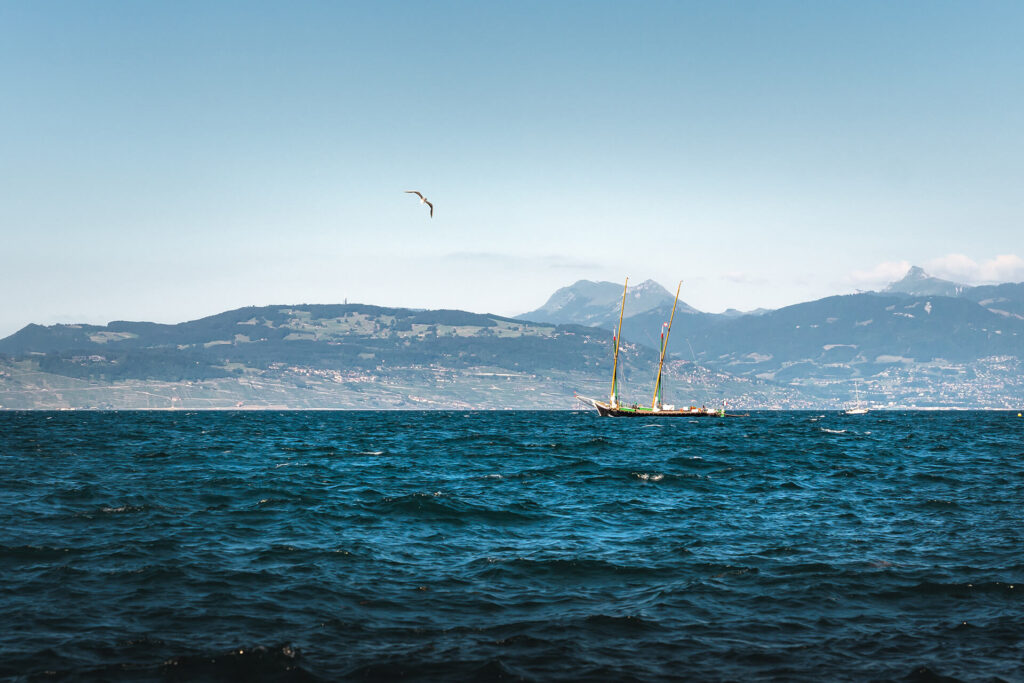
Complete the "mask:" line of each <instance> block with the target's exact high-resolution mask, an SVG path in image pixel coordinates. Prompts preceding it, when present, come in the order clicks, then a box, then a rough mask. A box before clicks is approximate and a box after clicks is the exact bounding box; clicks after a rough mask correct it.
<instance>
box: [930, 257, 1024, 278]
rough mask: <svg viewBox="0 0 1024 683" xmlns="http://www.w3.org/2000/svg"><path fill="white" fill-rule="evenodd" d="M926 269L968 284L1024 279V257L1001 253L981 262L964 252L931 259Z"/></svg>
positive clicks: (937, 275) (932, 273) (939, 275)
mask: <svg viewBox="0 0 1024 683" xmlns="http://www.w3.org/2000/svg"><path fill="white" fill-rule="evenodd" d="M924 269H925V271H927V272H928V273H929V274H930V275H934V276H935V277H940V278H942V279H944V280H954V281H956V282H965V283H968V284H980V283H996V282H1021V281H1024V259H1022V258H1021V257H1020V256H1017V255H1016V254H1000V255H999V256H996V257H995V258H991V259H989V260H987V261H982V262H981V263H977V262H976V261H974V259H972V258H970V257H968V256H964V255H963V254H949V255H947V256H943V257H942V258H937V259H933V260H931V261H929V262H928V263H927V264H925V266H924Z"/></svg>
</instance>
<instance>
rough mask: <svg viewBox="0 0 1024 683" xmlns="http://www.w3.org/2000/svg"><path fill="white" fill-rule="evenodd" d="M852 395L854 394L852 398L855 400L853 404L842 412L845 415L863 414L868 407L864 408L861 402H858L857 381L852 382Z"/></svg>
mask: <svg viewBox="0 0 1024 683" xmlns="http://www.w3.org/2000/svg"><path fill="white" fill-rule="evenodd" d="M853 395H854V398H855V401H856V402H855V403H854V404H853V407H852V408H847V409H846V410H845V411H843V412H844V413H845V414H846V415H864V414H866V413H867V412H868V409H867V408H865V407H864V406H863V405H862V404H861V402H860V383H859V382H854V383H853Z"/></svg>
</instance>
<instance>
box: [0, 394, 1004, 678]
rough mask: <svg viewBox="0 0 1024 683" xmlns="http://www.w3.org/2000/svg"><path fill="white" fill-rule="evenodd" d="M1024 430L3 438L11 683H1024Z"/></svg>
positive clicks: (144, 420) (520, 430) (933, 419)
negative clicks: (403, 682) (368, 681)
mask: <svg viewBox="0 0 1024 683" xmlns="http://www.w3.org/2000/svg"><path fill="white" fill-rule="evenodd" d="M1022 429H1024V419H1021V418H1018V417H1017V416H1016V413H941V414H940V413H914V414H907V413H871V414H869V415H867V416H859V417H846V416H841V415H838V414H829V415H824V416H822V415H821V414H819V413H806V412H804V413H763V414H756V413H755V414H754V415H753V416H751V417H749V418H747V419H735V420H730V419H724V420H723V419H703V420H685V419H677V420H664V421H660V422H655V423H652V422H645V421H644V420H637V419H631V420H614V419H600V418H597V417H596V416H594V415H591V414H584V413H536V412H512V413H430V412H426V413H424V412H415V413H388V414H383V415H381V414H369V413H325V412H298V413H252V412H238V413H188V414H185V413H0V577H2V578H0V624H2V626H0V677H10V678H16V679H17V678H23V677H24V678H31V677H36V676H45V677H49V676H56V677H58V678H61V677H69V678H104V679H122V678H123V679H162V678H180V679H195V678H225V677H237V678H263V679H267V678H271V679H275V678H276V679H291V678H297V679H313V678H318V679H327V680H330V679H338V678H345V677H348V678H361V677H370V678H398V677H411V678H426V679H453V680H454V679H466V678H478V679H493V678H500V677H509V678H515V677H522V678H526V679H551V678H556V679H580V678H586V679H661V678H671V677H682V678H688V679H697V680H737V679H780V680H823V679H831V680H874V679H896V680H903V679H907V680H947V679H945V678H942V679H940V678H937V677H939V676H948V677H954V678H959V679H963V680H1000V679H1002V680H1024V599H1022V597H1024V585H1022V582H1024V542H1022V540H1024V539H1022V537H1024V440H1022V439H1021V434H1022Z"/></svg>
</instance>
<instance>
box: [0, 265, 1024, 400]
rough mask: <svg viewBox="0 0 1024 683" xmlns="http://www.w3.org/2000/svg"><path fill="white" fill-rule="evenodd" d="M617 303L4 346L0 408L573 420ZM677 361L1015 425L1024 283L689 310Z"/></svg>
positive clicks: (608, 286)
mask: <svg viewBox="0 0 1024 683" xmlns="http://www.w3.org/2000/svg"><path fill="white" fill-rule="evenodd" d="M622 293H623V288H622V285H621V284H615V283H610V282H591V281H586V280H584V281H580V282H577V283H575V284H573V285H571V286H569V287H564V288H562V289H559V290H558V291H556V292H555V293H554V294H553V295H552V296H551V297H550V299H549V300H548V301H547V302H546V303H545V304H544V305H543V306H541V307H540V308H538V309H536V310H534V311H530V312H529V313H525V314H523V315H522V316H518V317H516V318H508V317H502V316H496V315H489V314H477V313H468V312H465V311H454V310H437V311H418V310H412V309H401V308H384V307H378V306H370V305H362V304H345V305H289V306H264V307H250V308H242V309H236V310H233V311H227V312H225V313H221V314H218V315H214V316H210V317H207V318H203V319H200V320H195V321H190V322H186V323H180V324H177V325H161V324H156V323H147V322H129V321H115V322H111V323H109V324H107V325H84V324H83V325H51V326H40V325H34V324H30V325H28V326H26V327H25V328H23V329H22V330H20V331H18V332H17V333H15V334H13V335H11V336H9V337H7V338H5V339H2V340H0V407H3V408H15V409H21V408H24V409H29V408H86V407H91V408H178V407H180V408H232V407H235V408H238V407H260V408H271V407H274V408H357V409H358V408H366V409H381V408H460V409H464V408H569V407H572V406H573V405H574V399H573V393H574V392H575V391H579V392H580V393H585V394H589V395H595V396H601V395H604V393H605V392H606V391H607V385H608V380H609V376H610V371H611V368H610V365H611V363H610V360H611V359H610V356H611V339H612V330H614V329H615V327H616V325H617V323H618V318H619V306H620V303H621V301H622ZM672 301H673V294H672V293H670V292H669V291H668V290H666V289H664V288H663V287H661V285H659V284H657V283H655V282H653V281H650V280H648V281H646V282H642V283H639V284H638V285H635V286H633V287H630V288H629V290H628V291H627V295H626V303H625V314H624V318H623V332H622V337H623V351H622V357H621V359H620V360H621V362H622V379H623V386H624V387H625V388H626V391H627V393H628V392H632V393H633V398H632V399H631V400H637V401H640V402H648V401H649V400H650V397H649V396H647V392H648V391H649V390H650V387H649V386H648V385H649V384H651V383H652V381H653V376H654V369H655V366H656V361H657V348H658V346H659V342H658V335H659V333H660V331H661V329H662V323H663V322H665V321H667V320H668V317H669V314H670V312H671V307H672ZM668 358H669V360H668V362H667V369H666V374H667V377H668V383H669V386H672V385H674V386H676V387H677V388H678V389H677V394H680V395H679V396H678V397H677V398H676V402H677V403H685V402H687V401H689V402H692V403H714V402H716V401H718V400H721V399H724V398H728V399H729V400H730V404H731V405H734V406H737V407H749V408H836V407H841V406H842V405H843V403H844V402H845V401H848V400H849V399H850V395H851V392H852V391H853V388H854V386H856V387H859V391H860V393H861V395H862V396H863V397H865V398H866V399H867V400H868V401H869V402H870V403H871V404H872V405H874V406H876V407H889V408H899V407H975V408H977V407H996V408H1013V407H1018V406H1019V405H1020V403H1021V402H1022V399H1024V384H1022V380H1021V372H1020V371H1021V369H1022V368H1021V360H1022V359H1024V283H1017V284H1009V283H1008V284H1000V285H986V286H978V287H971V286H967V285H962V284H958V283H954V282H950V281H946V280H941V279H938V278H934V277H930V276H928V275H927V273H925V272H924V271H923V270H922V269H920V268H916V267H915V268H911V269H910V271H909V272H908V273H907V274H906V276H905V277H904V278H903V279H901V280H900V281H898V282H894V283H892V284H890V285H889V286H887V287H885V288H884V289H883V290H881V291H878V292H862V293H858V294H852V295H845V296H832V297H826V298H824V299H819V300H817V301H811V302H805V303H800V304H796V305H793V306H787V307H785V308H780V309H777V310H771V311H764V310H758V311H752V312H747V313H741V312H738V311H727V312H725V313H720V314H712V313H705V312H701V311H699V310H697V309H695V308H694V307H692V306H689V305H687V304H685V303H683V302H680V304H679V306H678V308H677V311H676V316H675V320H674V322H673V328H672V333H671V336H670V344H669V356H668ZM667 392H668V393H669V394H671V389H669V390H667ZM666 400H668V397H667V398H666Z"/></svg>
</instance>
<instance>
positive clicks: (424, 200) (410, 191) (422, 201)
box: [405, 190, 434, 218]
mask: <svg viewBox="0 0 1024 683" xmlns="http://www.w3.org/2000/svg"><path fill="white" fill-rule="evenodd" d="M405 192H406V194H414V195H416V196H417V197H419V198H420V204H426V205H427V206H429V207H430V217H431V218H433V217H434V205H433V204H431V203H430V202H428V201H427V198H426V197H424V196H423V195H422V194H420V193H419V192H417V191H416V190H406V191H405Z"/></svg>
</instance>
